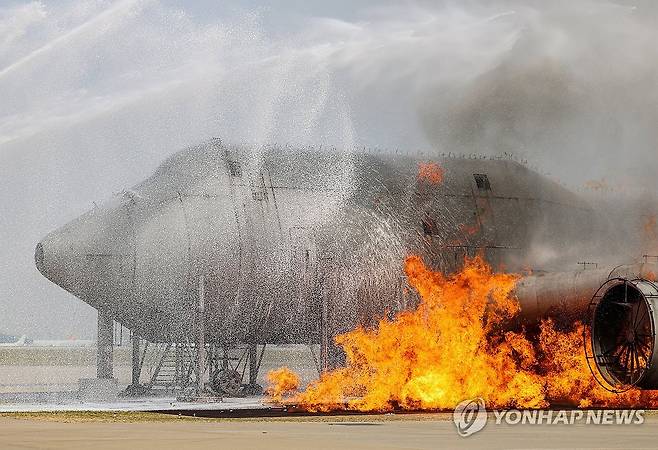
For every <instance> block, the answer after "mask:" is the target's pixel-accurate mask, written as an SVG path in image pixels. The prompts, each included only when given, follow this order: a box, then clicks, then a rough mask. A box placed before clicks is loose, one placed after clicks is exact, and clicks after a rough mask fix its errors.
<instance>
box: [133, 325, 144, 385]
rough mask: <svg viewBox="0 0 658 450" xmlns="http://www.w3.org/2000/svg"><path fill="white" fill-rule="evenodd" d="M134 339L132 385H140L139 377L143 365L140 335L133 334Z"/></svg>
mask: <svg viewBox="0 0 658 450" xmlns="http://www.w3.org/2000/svg"><path fill="white" fill-rule="evenodd" d="M132 341H133V355H132V356H133V358H132V369H133V372H132V385H133V386H139V377H140V375H141V371H142V370H141V369H142V366H141V364H140V361H139V359H140V348H139V347H140V346H139V336H137V335H136V334H135V333H133V335H132Z"/></svg>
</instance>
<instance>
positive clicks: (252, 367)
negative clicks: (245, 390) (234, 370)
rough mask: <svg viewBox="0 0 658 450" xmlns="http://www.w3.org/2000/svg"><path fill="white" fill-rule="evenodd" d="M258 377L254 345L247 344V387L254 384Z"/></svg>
mask: <svg viewBox="0 0 658 450" xmlns="http://www.w3.org/2000/svg"><path fill="white" fill-rule="evenodd" d="M257 376H258V355H257V351H256V344H249V385H250V386H254V385H255V384H256V377H257Z"/></svg>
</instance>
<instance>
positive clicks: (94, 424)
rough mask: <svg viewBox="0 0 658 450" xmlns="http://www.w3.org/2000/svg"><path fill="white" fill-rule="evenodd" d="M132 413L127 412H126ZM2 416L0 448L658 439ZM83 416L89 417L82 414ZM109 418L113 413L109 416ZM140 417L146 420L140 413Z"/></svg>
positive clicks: (524, 429)
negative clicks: (461, 433)
mask: <svg viewBox="0 0 658 450" xmlns="http://www.w3.org/2000/svg"><path fill="white" fill-rule="evenodd" d="M124 414H127V413H124ZM16 417H20V418H14V417H11V416H6V415H5V416H4V417H2V418H0V448H39V449H42V448H43V449H87V448H93V449H95V450H98V449H125V448H139V449H158V450H162V449H170V448H171V449H188V448H189V449H197V448H199V449H201V448H203V449H207V448H230V449H242V448H244V449H286V450H290V449H308V448H312V449H314V450H320V449H337V448H339V449H437V448H460V449H462V448H481V449H491V448H518V449H522V448H523V449H527V448H588V449H589V448H591V449H607V448H610V449H612V448H615V449H617V448H619V449H622V448H623V449H631V448H656V447H657V446H658V417H656V416H649V415H647V417H646V420H645V423H644V424H642V425H585V424H580V425H496V424H495V423H494V422H493V421H491V420H490V423H488V424H487V426H486V427H485V428H484V430H482V431H480V432H478V433H477V434H474V435H472V436H470V437H467V438H462V437H460V436H458V434H457V432H456V430H455V426H454V424H453V423H452V420H451V415H450V414H434V415H422V416H418V417H413V418H410V417H408V416H407V417H399V416H393V417H390V416H366V417H358V418H354V417H347V418H345V417H342V418H341V417H336V418H332V417H325V418H322V419H321V420H314V421H310V420H309V419H304V418H300V419H295V420H261V419H256V420H231V421H227V420H224V421H216V420H215V421H213V420H200V419H182V420H176V419H167V418H162V419H159V418H158V417H159V416H155V419H154V420H162V421H160V422H137V421H136V422H124V421H123V420H125V419H126V417H127V418H128V420H130V417H131V416H125V415H124V416H122V419H121V421H118V422H112V421H111V416H110V417H109V419H107V418H106V419H101V421H98V418H97V417H96V418H92V419H90V421H82V422H80V421H79V420H81V419H80V417H79V416H78V417H77V418H75V419H74V421H73V422H65V420H70V419H67V418H65V417H55V418H53V417H50V418H49V417H48V416H43V417H38V416H36V417H34V416H32V417H30V416H16ZM83 420H84V419H83ZM105 420H110V421H109V422H108V421H105ZM136 420H140V419H139V418H136Z"/></svg>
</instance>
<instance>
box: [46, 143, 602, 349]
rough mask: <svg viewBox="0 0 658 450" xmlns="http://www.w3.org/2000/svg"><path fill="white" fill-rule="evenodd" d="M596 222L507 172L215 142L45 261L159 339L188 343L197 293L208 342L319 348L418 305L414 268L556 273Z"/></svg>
mask: <svg viewBox="0 0 658 450" xmlns="http://www.w3.org/2000/svg"><path fill="white" fill-rule="evenodd" d="M596 223H598V222H597V220H596V218H595V214H594V212H593V210H592V209H591V208H590V207H589V206H588V205H587V204H586V203H585V202H583V201H582V200H580V199H579V198H578V197H577V196H576V195H574V194H572V193H571V192H569V191H567V190H566V189H564V188H563V187H562V186H560V185H558V184H557V183H554V182H552V181H550V180H548V179H547V178H545V177H543V176H541V175H539V174H537V173H535V172H533V171H531V170H529V169H528V168H526V167H525V166H523V165H521V164H518V163H516V162H513V161H510V160H489V159H453V158H444V159H441V158H438V159H437V158H423V157H409V156H398V155H390V154H340V153H336V152H322V151H312V150H295V149H288V148H263V149H260V150H255V149H250V148H248V147H239V146H226V145H222V144H221V143H219V142H217V141H212V142H209V143H207V144H204V145H201V146H197V147H193V148H190V149H186V150H183V151H181V152H179V153H177V154H175V155H173V156H172V157H170V158H169V159H168V160H167V161H166V162H165V163H163V164H162V165H161V166H160V167H159V168H158V170H157V171H156V173H155V174H154V175H153V176H151V177H150V178H148V179H146V180H145V181H144V182H142V183H140V184H139V185H137V186H135V187H134V188H133V189H132V190H130V191H127V192H125V193H123V194H122V195H118V196H116V197H115V198H113V199H112V200H111V201H109V202H108V203H106V204H104V205H103V206H100V207H97V208H94V209H93V210H91V211H89V212H88V213H86V214H85V215H83V216H81V217H80V218H78V219H76V220H74V221H73V222H71V223H69V224H68V225H66V226H64V227H63V228H61V229H59V230H57V231H54V232H53V233H51V234H49V235H48V236H47V237H46V238H44V239H43V241H42V242H41V243H39V244H38V246H37V251H36V262H37V267H38V269H39V270H40V271H41V272H42V273H43V274H44V275H45V276H46V277H47V278H48V279H50V280H51V281H53V282H54V283H56V284H58V285H59V286H61V287H62V288H64V289H66V290H67V291H69V292H71V293H72V294H74V295H75V296H77V297H79V298H80V299H82V300H83V301H85V302H86V303H88V304H90V305H91V306H93V307H94V308H97V309H100V310H103V311H105V312H107V313H108V314H110V315H111V316H112V317H113V318H114V319H115V320H117V321H119V322H121V323H122V324H123V325H124V326H126V327H128V328H130V329H132V330H134V331H135V332H136V333H138V334H139V335H141V336H143V337H144V338H147V339H149V340H151V341H184V340H185V339H187V336H189V335H190V333H191V332H192V330H193V327H194V317H195V307H196V304H197V300H198V292H199V289H198V288H199V280H200V279H203V283H204V288H205V289H204V290H205V329H206V339H207V340H208V341H211V342H217V343H221V344H227V345H229V344H235V343H244V342H258V343H312V342H318V341H319V339H320V328H321V323H322V322H323V321H324V326H326V327H328V328H329V330H330V333H331V334H336V333H340V332H344V331H346V330H349V329H352V328H354V327H355V326H356V325H359V324H361V325H368V324H371V323H373V321H374V320H376V319H378V318H380V317H382V315H384V314H394V313H396V312H398V311H400V310H402V309H407V308H411V307H413V306H414V305H415V304H416V302H417V299H416V297H415V296H414V295H413V294H410V293H409V290H408V289H405V283H406V281H405V279H404V274H403V264H404V259H405V257H407V256H408V255H411V254H417V255H420V256H422V257H423V258H424V260H425V261H426V263H428V264H429V265H430V266H431V267H433V268H434V269H436V270H442V271H445V272H450V271H453V270H456V269H458V268H459V267H460V266H461V265H462V264H463V261H464V256H467V255H469V256H474V255H476V254H481V255H483V256H484V257H485V258H486V259H487V261H488V262H489V263H490V264H491V265H492V266H493V267H494V269H496V270H519V269H522V268H525V267H538V265H542V264H545V265H551V264H552V265H553V266H559V265H560V264H561V261H562V260H564V259H565V258H568V257H569V256H568V255H569V254H570V250H571V249H572V247H573V243H574V242H579V243H583V242H590V241H591V240H592V236H594V235H597V234H598V233H599V232H600V230H595V229H594V228H593V227H595V224H596ZM545 249H550V252H551V255H553V254H555V255H560V256H561V257H562V259H560V258H553V257H552V256H550V255H549V256H546V254H545V253H546V252H545V251H544V250H545ZM571 262H575V261H571ZM558 268H559V267H558Z"/></svg>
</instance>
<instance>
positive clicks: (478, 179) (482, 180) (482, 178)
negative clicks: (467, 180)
mask: <svg viewBox="0 0 658 450" xmlns="http://www.w3.org/2000/svg"><path fill="white" fill-rule="evenodd" d="M473 177H475V184H477V187H478V189H479V190H481V191H490V190H491V183H489V177H488V176H486V175H485V174H483V173H474V174H473Z"/></svg>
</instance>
